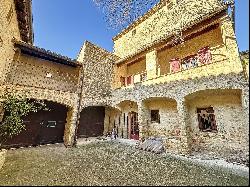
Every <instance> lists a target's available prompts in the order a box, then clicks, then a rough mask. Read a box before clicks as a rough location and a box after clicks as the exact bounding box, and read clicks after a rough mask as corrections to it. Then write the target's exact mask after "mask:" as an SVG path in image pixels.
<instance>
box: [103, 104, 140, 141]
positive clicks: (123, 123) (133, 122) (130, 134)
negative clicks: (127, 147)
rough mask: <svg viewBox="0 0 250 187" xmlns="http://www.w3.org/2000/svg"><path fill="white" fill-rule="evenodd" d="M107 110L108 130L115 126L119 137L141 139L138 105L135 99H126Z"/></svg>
mask: <svg viewBox="0 0 250 187" xmlns="http://www.w3.org/2000/svg"><path fill="white" fill-rule="evenodd" d="M116 107H117V109H114V108H109V110H108V111H107V112H106V116H107V117H106V119H107V122H108V123H107V124H108V125H107V126H108V130H109V132H110V130H112V129H113V128H115V130H116V132H117V134H118V137H120V138H124V139H134V140H139V122H138V106H137V103H136V102H134V101H129V100H125V101H122V102H120V103H119V104H117V105H116Z"/></svg>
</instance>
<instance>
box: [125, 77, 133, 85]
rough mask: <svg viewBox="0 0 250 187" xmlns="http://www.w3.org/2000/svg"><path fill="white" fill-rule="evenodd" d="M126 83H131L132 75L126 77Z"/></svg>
mask: <svg viewBox="0 0 250 187" xmlns="http://www.w3.org/2000/svg"><path fill="white" fill-rule="evenodd" d="M126 82H127V85H130V84H133V79H132V75H130V76H128V77H127V81H126Z"/></svg>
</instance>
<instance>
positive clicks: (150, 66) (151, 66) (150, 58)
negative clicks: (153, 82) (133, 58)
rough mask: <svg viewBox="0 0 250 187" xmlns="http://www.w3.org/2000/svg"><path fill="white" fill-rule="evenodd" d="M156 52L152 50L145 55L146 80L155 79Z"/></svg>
mask: <svg viewBox="0 0 250 187" xmlns="http://www.w3.org/2000/svg"><path fill="white" fill-rule="evenodd" d="M157 65H158V62H157V51H156V50H153V51H150V52H148V53H147V54H146V70H147V79H153V78H156V77H157Z"/></svg>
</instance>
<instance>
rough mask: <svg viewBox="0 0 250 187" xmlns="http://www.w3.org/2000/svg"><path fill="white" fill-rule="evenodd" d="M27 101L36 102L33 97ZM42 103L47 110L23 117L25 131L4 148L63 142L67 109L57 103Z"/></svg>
mask: <svg viewBox="0 0 250 187" xmlns="http://www.w3.org/2000/svg"><path fill="white" fill-rule="evenodd" d="M29 99H31V101H32V100H38V99H35V98H33V97H32V98H29ZM44 101H45V104H46V106H47V108H49V110H40V111H38V112H36V113H34V112H31V113H29V114H28V115H27V116H24V117H23V121H24V124H25V126H26V127H25V130H24V131H22V132H21V133H20V134H18V135H17V136H15V137H13V138H12V139H9V140H8V141H7V142H6V143H5V145H4V146H6V147H20V146H30V145H40V144H47V143H61V142H63V137H64V132H65V123H66V118H67V112H68V108H67V106H65V105H63V104H60V103H57V102H53V101H47V100H44Z"/></svg>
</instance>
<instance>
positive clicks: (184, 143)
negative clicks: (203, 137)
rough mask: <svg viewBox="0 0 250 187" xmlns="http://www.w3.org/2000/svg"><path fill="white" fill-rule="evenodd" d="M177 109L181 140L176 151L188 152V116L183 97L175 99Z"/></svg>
mask: <svg viewBox="0 0 250 187" xmlns="http://www.w3.org/2000/svg"><path fill="white" fill-rule="evenodd" d="M177 110H178V114H179V123H180V128H181V130H180V141H181V147H180V150H178V152H180V153H181V154H185V155H186V154H189V152H190V147H189V139H190V137H189V136H190V135H189V132H188V129H189V128H188V123H187V118H188V111H187V106H186V103H185V100H184V98H183V99H180V100H177Z"/></svg>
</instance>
